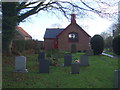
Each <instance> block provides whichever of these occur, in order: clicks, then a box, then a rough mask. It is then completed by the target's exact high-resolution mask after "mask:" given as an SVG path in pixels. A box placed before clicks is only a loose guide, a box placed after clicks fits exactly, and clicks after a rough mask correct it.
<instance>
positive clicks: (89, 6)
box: [18, 0, 118, 22]
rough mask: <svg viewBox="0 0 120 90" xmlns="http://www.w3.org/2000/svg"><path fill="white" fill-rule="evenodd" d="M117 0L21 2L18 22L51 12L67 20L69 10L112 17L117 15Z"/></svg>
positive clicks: (30, 0) (40, 0)
mask: <svg viewBox="0 0 120 90" xmlns="http://www.w3.org/2000/svg"><path fill="white" fill-rule="evenodd" d="M117 3H118V0H115V2H110V1H109V2H107V1H106V0H105V1H103V0H90V1H89V0H75V1H72V2H70V1H64V0H59V1H58V0H38V1H32V0H29V1H27V2H21V3H20V5H19V6H18V11H19V12H20V14H19V15H18V18H19V22H20V21H22V20H24V19H25V18H27V17H29V16H31V15H34V14H36V13H38V12H40V11H47V12H53V13H55V14H56V11H60V12H61V13H62V14H63V15H64V16H65V17H67V18H68V15H69V14H70V12H71V10H72V9H73V8H74V10H75V11H76V12H77V13H78V15H81V14H82V15H86V13H87V12H93V13H96V14H98V15H99V16H101V17H105V16H106V17H112V16H114V15H115V14H117V10H116V8H115V6H116V5H117Z"/></svg>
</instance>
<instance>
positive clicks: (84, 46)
mask: <svg viewBox="0 0 120 90" xmlns="http://www.w3.org/2000/svg"><path fill="white" fill-rule="evenodd" d="M90 39H91V36H90V35H89V34H88V33H87V32H85V31H84V30H83V29H82V28H81V27H80V26H79V25H78V24H77V23H76V15H75V14H71V23H70V24H69V25H68V26H67V27H66V28H65V29H63V28H47V29H46V32H45V35H44V48H45V50H50V49H59V50H65V51H70V50H71V46H72V45H75V46H76V50H77V51H84V50H89V49H90Z"/></svg>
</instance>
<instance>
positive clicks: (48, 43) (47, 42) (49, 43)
mask: <svg viewBox="0 0 120 90" xmlns="http://www.w3.org/2000/svg"><path fill="white" fill-rule="evenodd" d="M44 49H45V50H49V49H54V39H44Z"/></svg>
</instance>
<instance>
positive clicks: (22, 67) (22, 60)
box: [15, 56, 27, 72]
mask: <svg viewBox="0 0 120 90" xmlns="http://www.w3.org/2000/svg"><path fill="white" fill-rule="evenodd" d="M15 72H27V69H26V57H25V56H16V58H15Z"/></svg>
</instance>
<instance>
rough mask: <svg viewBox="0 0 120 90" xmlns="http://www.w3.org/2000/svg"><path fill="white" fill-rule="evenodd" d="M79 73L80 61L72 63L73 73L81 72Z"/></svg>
mask: <svg viewBox="0 0 120 90" xmlns="http://www.w3.org/2000/svg"><path fill="white" fill-rule="evenodd" d="M79 73H80V63H72V65H71V74H79Z"/></svg>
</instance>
